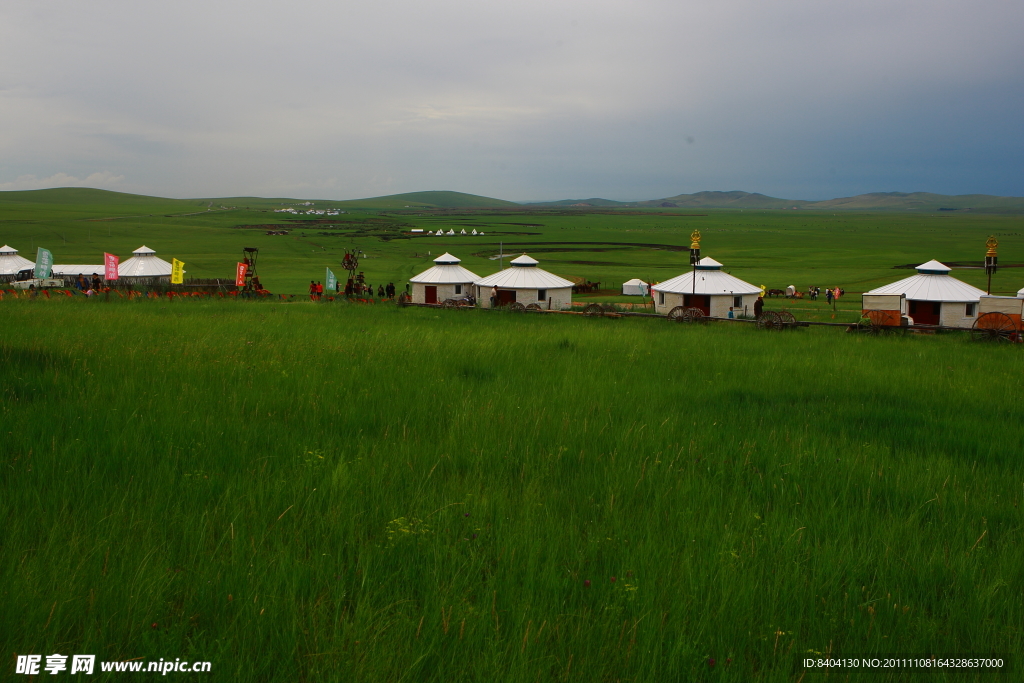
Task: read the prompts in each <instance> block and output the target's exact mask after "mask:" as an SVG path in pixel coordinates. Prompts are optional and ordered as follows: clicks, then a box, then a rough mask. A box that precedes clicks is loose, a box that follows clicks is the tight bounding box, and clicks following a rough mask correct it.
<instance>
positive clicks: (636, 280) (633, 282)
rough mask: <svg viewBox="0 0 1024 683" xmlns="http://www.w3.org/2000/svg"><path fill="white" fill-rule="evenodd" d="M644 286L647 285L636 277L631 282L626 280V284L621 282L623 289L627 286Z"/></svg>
mask: <svg viewBox="0 0 1024 683" xmlns="http://www.w3.org/2000/svg"><path fill="white" fill-rule="evenodd" d="M646 284H647V283H646V282H644V281H643V280H641V279H640V278H638V277H635V278H633V279H632V280H627V281H626V282H623V283H622V286H623V287H625V286H627V285H633V286H636V285H646Z"/></svg>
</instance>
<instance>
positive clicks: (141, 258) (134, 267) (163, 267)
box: [117, 244, 171, 284]
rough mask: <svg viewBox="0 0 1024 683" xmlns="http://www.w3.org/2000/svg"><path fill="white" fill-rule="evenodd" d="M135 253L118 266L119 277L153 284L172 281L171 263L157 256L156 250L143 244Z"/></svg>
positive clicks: (129, 280)
mask: <svg viewBox="0 0 1024 683" xmlns="http://www.w3.org/2000/svg"><path fill="white" fill-rule="evenodd" d="M132 253H133V254H135V255H134V256H132V257H131V258H130V259H128V260H127V261H123V262H122V263H120V264H118V266H117V277H118V278H120V279H121V280H127V281H128V282H133V281H134V282H138V283H139V284H151V282H148V281H152V283H156V282H170V281H171V264H170V263H168V262H167V261H164V260H163V259H162V258H157V255H156V252H155V251H153V250H152V249H150V248H149V247H147V246H146V245H145V244H143V245H142V246H141V247H139V248H138V249H136V250H135V251H133V252H132Z"/></svg>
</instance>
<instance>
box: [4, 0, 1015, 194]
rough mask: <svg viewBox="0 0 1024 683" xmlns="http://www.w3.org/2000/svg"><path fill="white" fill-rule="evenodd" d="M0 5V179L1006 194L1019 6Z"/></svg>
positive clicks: (124, 186) (127, 185)
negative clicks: (284, 7)
mask: <svg viewBox="0 0 1024 683" xmlns="http://www.w3.org/2000/svg"><path fill="white" fill-rule="evenodd" d="M282 7H283V6H282V5H280V4H279V3H270V2H266V1H265V0H256V1H254V2H247V3H241V2H237V1H235V0H231V1H227V2H220V3H202V4H200V3H198V2H195V0H182V1H181V2H178V3H174V4H173V5H172V4H166V5H164V4H161V5H152V4H148V3H134V2H127V1H124V0H99V1H98V2H95V3H90V4H81V3H72V2H68V1H67V0H61V1H58V2H54V3H47V4H44V5H40V4H38V3H29V2H23V1H20V0H15V1H13V2H10V3H5V4H4V6H3V7H2V8H0V64H3V66H2V67H0V125H2V127H3V130H4V131H5V135H3V136H0V190H14V189H37V188H42V187H61V186H88V187H101V188H104V189H111V190H118V191H123V192H135V193H141V194H151V195H159V196H166V197H215V196H239V195H257V196H266V197H273V196H282V197H298V198H323V199H355V198H362V197H370V196H377V195H384V194H395V193H400V192H414V191H422V190H437V189H448V190H456V191H460V192H468V193H472V194H479V195H485V196H491V197H497V198H502V199H510V200H512V201H545V200H557V199H566V198H589V197H604V198H607V199H616V200H623V201H630V200H638V199H655V198H659V197H666V196H672V195H676V194H680V193H692V192H699V191H703V190H722V191H728V190H736V189H739V190H744V191H747V192H760V193H763V194H766V195H770V196H775V197H783V198H786V199H807V200H821V199H831V198H834V197H843V196H851V195H856V194H861V193H864V192H888V191H903V192H913V191H926V192H935V193H941V194H974V193H981V194H993V195H1007V196H1024V167H1022V163H1021V159H1022V152H1024V118H1022V117H1021V115H1020V114H1021V112H1022V111H1024V106H1022V105H1024V72H1022V71H1021V69H1020V68H1019V65H1020V64H1021V63H1024V38H1022V37H1021V34H1020V31H1019V28H1020V26H1021V25H1022V23H1024V22H1022V20H1024V4H1021V3H1012V2H1008V1H997V0H983V1H982V2H978V3H970V4H965V3H956V2H952V1H951V0H949V1H946V0H943V1H939V0H933V1H914V0H910V1H909V2H904V3H899V4H895V5H894V4H892V3H888V2H881V0H861V1H858V2H853V3H846V4H843V5H833V4H822V3H815V2H810V1H809V0H780V1H779V2H777V3H772V4H768V3H759V2H754V1H753V0H724V1H720V2H691V3H675V2H667V1H663V0H636V1H634V2H630V3H625V2H611V1H608V0H593V1H592V2H589V3H586V4H584V3H583V2H579V1H577V0H566V1H563V2H560V3H552V2H538V1H537V0H520V1H519V2H516V3H514V4H513V3H512V2H508V1H507V0H496V1H495V2H492V3H470V2H466V1H465V0H436V1H435V2H434V3H432V4H424V3H414V2H411V1H410V0H388V1H385V2H382V3H374V4H354V3H352V4H344V5H337V4H329V3H323V2H319V1H313V0H300V1H299V2H296V3H292V4H289V5H288V6H287V11H285V10H283V9H282Z"/></svg>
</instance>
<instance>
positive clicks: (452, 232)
mask: <svg viewBox="0 0 1024 683" xmlns="http://www.w3.org/2000/svg"><path fill="white" fill-rule="evenodd" d="M447 234H449V235H454V234H455V231H454V230H448V233H447Z"/></svg>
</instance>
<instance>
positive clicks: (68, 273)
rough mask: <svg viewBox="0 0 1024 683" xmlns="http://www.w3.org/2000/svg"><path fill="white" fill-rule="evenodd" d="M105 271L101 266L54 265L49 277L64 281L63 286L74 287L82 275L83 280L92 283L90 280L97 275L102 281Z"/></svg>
mask: <svg viewBox="0 0 1024 683" xmlns="http://www.w3.org/2000/svg"><path fill="white" fill-rule="evenodd" d="M106 272H107V271H106V269H105V268H104V267H103V266H102V265H98V266H94V265H90V264H72V265H68V264H63V265H61V264H56V263H55V264H54V265H53V267H52V269H51V271H50V277H59V278H62V279H63V280H64V286H65V287H70V286H72V285H74V284H75V283H76V282H77V280H78V276H79V275H84V276H85V278H86V279H87V280H88V281H89V283H90V284H91V283H92V278H93V276H95V275H99V276H100V279H101V280H103V279H104V275H106Z"/></svg>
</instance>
